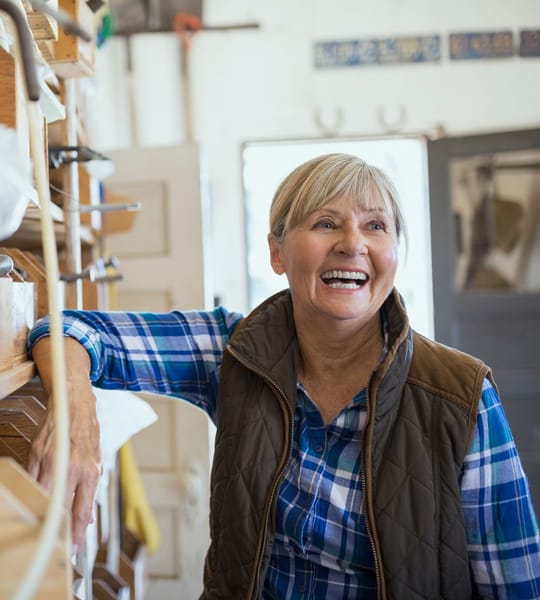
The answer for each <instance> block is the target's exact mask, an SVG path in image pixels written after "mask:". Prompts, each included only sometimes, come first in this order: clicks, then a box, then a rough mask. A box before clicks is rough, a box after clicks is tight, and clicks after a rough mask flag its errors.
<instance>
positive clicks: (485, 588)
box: [461, 380, 540, 600]
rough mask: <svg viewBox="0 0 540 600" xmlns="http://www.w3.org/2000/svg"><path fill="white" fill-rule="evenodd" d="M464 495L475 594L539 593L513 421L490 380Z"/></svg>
mask: <svg viewBox="0 0 540 600" xmlns="http://www.w3.org/2000/svg"><path fill="white" fill-rule="evenodd" d="M461 499H462V504H463V511H464V516H465V528H466V531H467V546H468V551H469V562H470V565H471V573H472V577H473V583H474V586H475V597H479V598H520V599H522V600H526V599H531V600H532V599H533V598H540V536H539V530H538V523H537V520H536V516H535V514H534V510H533V506H532V502H531V497H530V492H529V486H528V482H527V478H526V476H525V474H524V472H523V469H522V466H521V462H520V459H519V456H518V453H517V450H516V446H515V443H514V439H513V436H512V432H511V430H510V426H509V424H508V421H507V419H506V416H505V413H504V410H503V407H502V405H501V402H500V400H499V397H498V394H497V392H496V390H495V389H494V388H493V387H492V385H491V384H490V383H489V381H487V380H486V381H485V382H484V388H483V391H482V398H481V400H480V405H479V408H478V417H477V423H476V429H475V431H474V434H473V439H472V441H471V445H470V448H469V452H468V454H467V457H466V459H465V463H464V470H463V475H462V479H461Z"/></svg>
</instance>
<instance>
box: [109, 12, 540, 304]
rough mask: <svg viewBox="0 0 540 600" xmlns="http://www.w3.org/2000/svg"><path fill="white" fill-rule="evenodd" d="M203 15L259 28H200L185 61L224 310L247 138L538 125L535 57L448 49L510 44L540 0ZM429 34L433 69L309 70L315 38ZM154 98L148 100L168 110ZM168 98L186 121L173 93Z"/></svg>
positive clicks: (173, 62)
mask: <svg viewBox="0 0 540 600" xmlns="http://www.w3.org/2000/svg"><path fill="white" fill-rule="evenodd" d="M204 11H205V13H204V23H205V24H206V25H230V24H241V23H246V22H258V23H259V24H260V28H259V29H256V30H232V31H227V32H223V31H201V32H199V33H197V34H196V36H195V37H194V39H193V43H192V49H191V52H190V65H191V69H190V70H191V92H192V106H193V130H194V134H195V139H196V140H197V141H198V142H199V143H200V144H201V146H202V149H203V152H204V153H205V156H206V166H207V170H208V177H209V182H210V192H211V205H212V223H213V225H212V250H211V253H210V255H211V257H212V263H213V265H212V267H213V273H214V284H215V293H216V294H217V295H218V296H219V297H220V298H221V301H222V302H223V303H224V304H225V305H226V306H228V307H229V308H233V309H237V310H245V308H246V296H247V294H246V273H245V248H244V239H245V238H244V234H243V220H244V215H243V200H242V178H241V146H242V143H243V142H244V141H246V140H260V139H269V138H271V139H276V138H279V139H287V138H289V139H290V138H306V137H307V138H309V137H319V136H325V135H326V133H327V132H325V131H321V129H320V128H319V127H318V125H317V123H316V120H315V118H314V114H315V112H316V111H318V112H319V114H320V117H321V120H322V122H323V124H325V126H326V128H330V129H331V128H332V126H333V124H334V122H335V120H336V119H335V116H336V114H337V113H338V112H341V114H342V116H343V122H342V124H341V126H340V127H339V128H338V130H337V131H335V133H336V134H337V135H341V136H370V135H380V134H383V133H387V132H388V128H387V127H386V126H385V125H384V123H383V122H382V120H381V118H380V115H381V114H383V115H384V120H386V122H387V123H389V124H390V125H391V124H392V123H395V122H396V121H397V120H399V118H400V117H401V116H403V117H404V119H403V123H402V124H401V127H400V132H401V133H404V134H411V133H419V132H426V133H427V132H431V131H434V130H435V129H436V128H437V127H441V126H442V127H444V129H445V130H446V132H447V133H448V134H450V135H456V134H464V133H476V132H487V131H494V130H499V131H500V130H511V129H521V128H527V127H538V126H539V125H540V59H538V58H534V59H520V58H518V57H513V58H509V59H500V60H492V61H485V60H482V61H463V62H455V61H454V62H450V61H449V60H448V56H447V44H446V40H447V36H448V34H449V33H450V32H459V31H475V30H478V31H484V30H503V29H511V30H513V31H514V36H515V38H516V37H518V32H519V30H520V29H524V28H529V29H540V5H539V3H538V1H537V0H512V2H508V1H506V0H475V1H474V2H470V1H469V0H454V1H453V2H452V3H447V2H444V3H443V2H433V1H431V0H379V1H378V2H376V3H374V2H369V3H368V2H365V1H361V0H332V2H328V0H272V1H271V2H269V1H268V0H205V1H204ZM430 34H439V35H441V38H442V40H441V41H442V52H443V54H442V58H441V61H440V62H439V63H434V64H408V65H396V66H370V67H346V68H340V69H325V70H322V69H314V68H313V66H312V63H313V58H312V50H313V43H314V42H315V41H325V40H346V39H360V38H366V37H384V36H400V35H430ZM154 35H155V34H154ZM170 35H171V36H174V34H170ZM158 37H159V36H158ZM168 43H169V44H170V40H169V42H168ZM169 47H171V46H169ZM174 47H175V43H173V44H172V48H173V51H170V65H169V66H168V69H169V70H168V73H169V74H170V77H178V78H180V73H179V70H180V69H179V66H178V65H179V58H178V57H179V53H180V52H181V50H180V47H179V45H178V44H176V47H177V52H176V51H174ZM165 56H166V55H165ZM148 60H150V61H153V62H154V64H155V61H156V57H155V56H153V55H152V54H148ZM159 60H164V59H163V53H162V54H160V56H159ZM165 60H166V58H165ZM141 72H145V70H144V69H141ZM146 72H148V70H146ZM162 72H163V71H162ZM135 75H136V73H135ZM134 87H135V89H141V88H137V87H136V85H134ZM147 88H148V86H147ZM150 89H151V87H150ZM156 92H157V90H153V93H152V96H153V98H154V102H156V103H160V102H161V103H165V100H164V99H160V94H159V93H156ZM175 97H176V98H177V102H178V110H179V112H180V113H182V112H183V108H182V95H181V93H180V92H179V91H178V89H175ZM168 104H169V105H170V97H169V99H168ZM164 107H166V103H165V104H164ZM147 112H148V109H147ZM152 114H153V115H154V116H153V118H155V115H156V114H160V115H161V117H162V121H161V126H162V127H163V128H164V130H165V131H168V132H169V135H170V132H171V130H172V128H171V124H174V123H176V122H181V121H182V118H179V117H178V115H173V116H172V117H171V114H170V110H165V109H162V110H160V109H156V110H154V111H153V112H152ZM140 118H143V119H144V116H142V117H141V115H140V114H139V115H138V117H137V119H140ZM116 122H117V123H118V122H119V121H116ZM139 127H140V131H143V130H144V128H143V127H141V126H139ZM153 127H154V128H156V127H157V128H158V129H159V124H157V125H156V124H154V125H153ZM167 128H168V129H167ZM179 135H183V131H182V132H180V134H179ZM109 142H110V140H109ZM152 142H154V140H152ZM268 168H269V169H272V165H268ZM413 225H414V224H410V228H411V229H412V227H413ZM411 233H413V232H412V231H411Z"/></svg>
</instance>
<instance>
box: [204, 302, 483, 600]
mask: <svg viewBox="0 0 540 600" xmlns="http://www.w3.org/2000/svg"><path fill="white" fill-rule="evenodd" d="M385 310H386V313H387V315H388V323H389V335H390V337H389V347H390V351H389V353H388V355H387V357H386V359H385V361H384V362H383V364H382V365H380V366H379V368H378V369H377V371H376V372H375V373H374V374H373V376H372V378H371V381H370V385H369V389H368V404H369V407H370V412H369V419H368V422H367V424H366V428H365V431H364V454H363V477H364V502H365V512H366V514H367V517H368V525H369V532H370V535H371V538H372V540H373V543H374V548H375V556H376V564H377V581H378V589H379V598H381V599H392V600H403V599H409V598H411V599H416V598H418V599H419V598H430V599H437V598H445V599H448V600H464V599H466V598H470V597H471V595H472V591H471V584H470V575H469V566H468V560H467V548H466V537H465V525H464V520H463V514H462V509H461V503H460V490H459V480H458V478H459V474H460V471H461V467H462V463H463V459H464V457H465V454H466V452H467V448H468V444H469V441H470V436H471V433H472V430H473V428H474V424H475V422H476V411H477V405H478V400H479V398H480V394H481V389H482V383H483V380H484V377H485V376H486V375H489V371H488V368H487V367H486V366H485V365H484V364H483V363H481V362H480V361H478V360H476V359H474V358H472V357H470V356H468V355H465V354H463V353H461V352H458V351H456V350H453V349H451V348H447V347H445V346H442V345H441V344H437V343H434V342H431V341H429V340H427V339H426V338H424V337H422V336H421V335H419V334H417V333H413V332H412V330H410V328H409V326H408V320H407V317H406V314H405V311H404V308H403V306H402V304H401V299H400V297H399V294H397V292H395V291H394V292H393V293H392V294H391V295H390V296H389V298H388V299H387V301H386V304H385ZM297 362H298V344H297V340H296V334H295V327H294V320H293V315H292V304H291V299H290V294H289V293H288V292H281V293H279V294H276V295H275V296H273V297H272V298H270V299H269V300H267V301H266V302H265V303H264V304H263V305H261V306H260V307H259V308H258V309H255V311H254V312H253V313H251V315H249V316H248V317H247V318H246V319H244V320H243V321H242V323H241V324H240V325H239V327H238V328H237V330H236V331H235V334H234V336H233V337H232V339H231V341H230V343H229V345H228V346H227V350H226V352H225V354H224V358H223V364H222V366H221V373H220V388H219V397H218V403H217V433H216V442H215V454H214V463H213V467H212V479H211V503H210V504H211V506H210V535H211V545H210V549H209V551H208V554H207V557H206V564H205V577H204V579H205V581H204V592H203V594H202V596H201V598H204V599H208V600H210V599H212V600H217V599H225V598H229V599H234V600H243V599H246V600H247V599H252V598H258V597H259V596H260V593H261V590H262V586H263V582H264V575H265V570H266V567H267V565H268V561H269V557H270V552H271V548H272V540H273V531H274V520H275V507H276V500H277V495H278V490H279V484H280V480H281V476H282V474H283V471H284V468H285V466H286V464H287V461H288V460H289V456H290V450H291V444H292V435H293V415H294V409H295V401H296V372H297V369H296V367H297Z"/></svg>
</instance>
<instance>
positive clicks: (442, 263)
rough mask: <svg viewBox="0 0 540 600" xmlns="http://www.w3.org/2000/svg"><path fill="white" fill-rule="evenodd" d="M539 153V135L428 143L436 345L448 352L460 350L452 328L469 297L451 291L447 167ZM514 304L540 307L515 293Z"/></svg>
mask: <svg viewBox="0 0 540 600" xmlns="http://www.w3.org/2000/svg"><path fill="white" fill-rule="evenodd" d="M531 149H540V129H523V130H516V131H503V132H498V133H487V134H479V135H467V136H461V137H447V138H442V139H438V140H431V141H428V144H427V152H428V179H429V198H430V213H431V263H432V267H433V320H434V331H435V339H436V340H437V341H439V342H442V343H443V344H447V345H449V346H454V347H458V348H459V346H460V339H459V338H460V336H459V330H458V329H457V328H456V327H455V326H454V324H455V321H456V314H457V311H458V308H459V309H460V310H463V311H466V310H467V306H468V299H467V297H468V296H469V297H470V294H475V295H476V296H475V298H476V300H478V299H479V296H482V295H486V293H485V292H481V291H474V292H464V293H461V294H459V296H460V297H459V298H458V294H457V292H456V290H455V284H454V274H455V269H456V256H457V243H456V230H455V222H454V218H453V214H452V210H451V209H450V208H449V207H451V206H452V199H451V189H450V169H449V167H450V163H451V161H452V160H453V159H456V158H466V157H469V156H474V155H477V154H489V153H491V152H511V151H519V150H531ZM488 294H489V299H490V301H492V302H495V303H498V304H499V305H503V304H504V303H505V301H506V300H507V294H505V293H504V292H496V291H489V292H488ZM512 302H519V303H520V305H522V308H523V310H529V309H531V308H532V306H533V305H535V306H536V304H537V303H538V294H534V293H527V292H524V293H522V294H519V293H516V294H514V296H513V299H512Z"/></svg>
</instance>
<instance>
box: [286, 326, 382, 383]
mask: <svg viewBox="0 0 540 600" xmlns="http://www.w3.org/2000/svg"><path fill="white" fill-rule="evenodd" d="M296 329H297V335H298V342H299V346H300V357H301V360H300V375H301V376H302V375H303V376H304V377H307V376H309V377H310V378H313V377H315V378H318V377H319V376H321V375H324V374H329V373H334V374H338V375H339V376H340V377H346V376H347V375H348V373H349V371H350V370H352V372H357V371H358V369H359V368H361V367H367V368H368V369H369V370H370V372H371V371H372V370H373V369H375V368H376V366H377V365H378V363H379V360H380V356H381V353H382V351H383V345H384V339H383V334H382V330H381V322H380V318H379V315H378V314H377V315H376V316H375V317H374V318H373V319H371V321H369V322H368V323H366V324H365V325H363V326H362V327H359V328H357V329H353V330H351V329H350V328H349V329H347V328H345V327H339V325H338V326H337V327H336V324H335V323H332V324H328V325H327V326H325V325H324V324H320V323H319V324H313V323H307V322H305V323H304V322H303V321H302V320H300V321H297V324H296Z"/></svg>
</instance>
